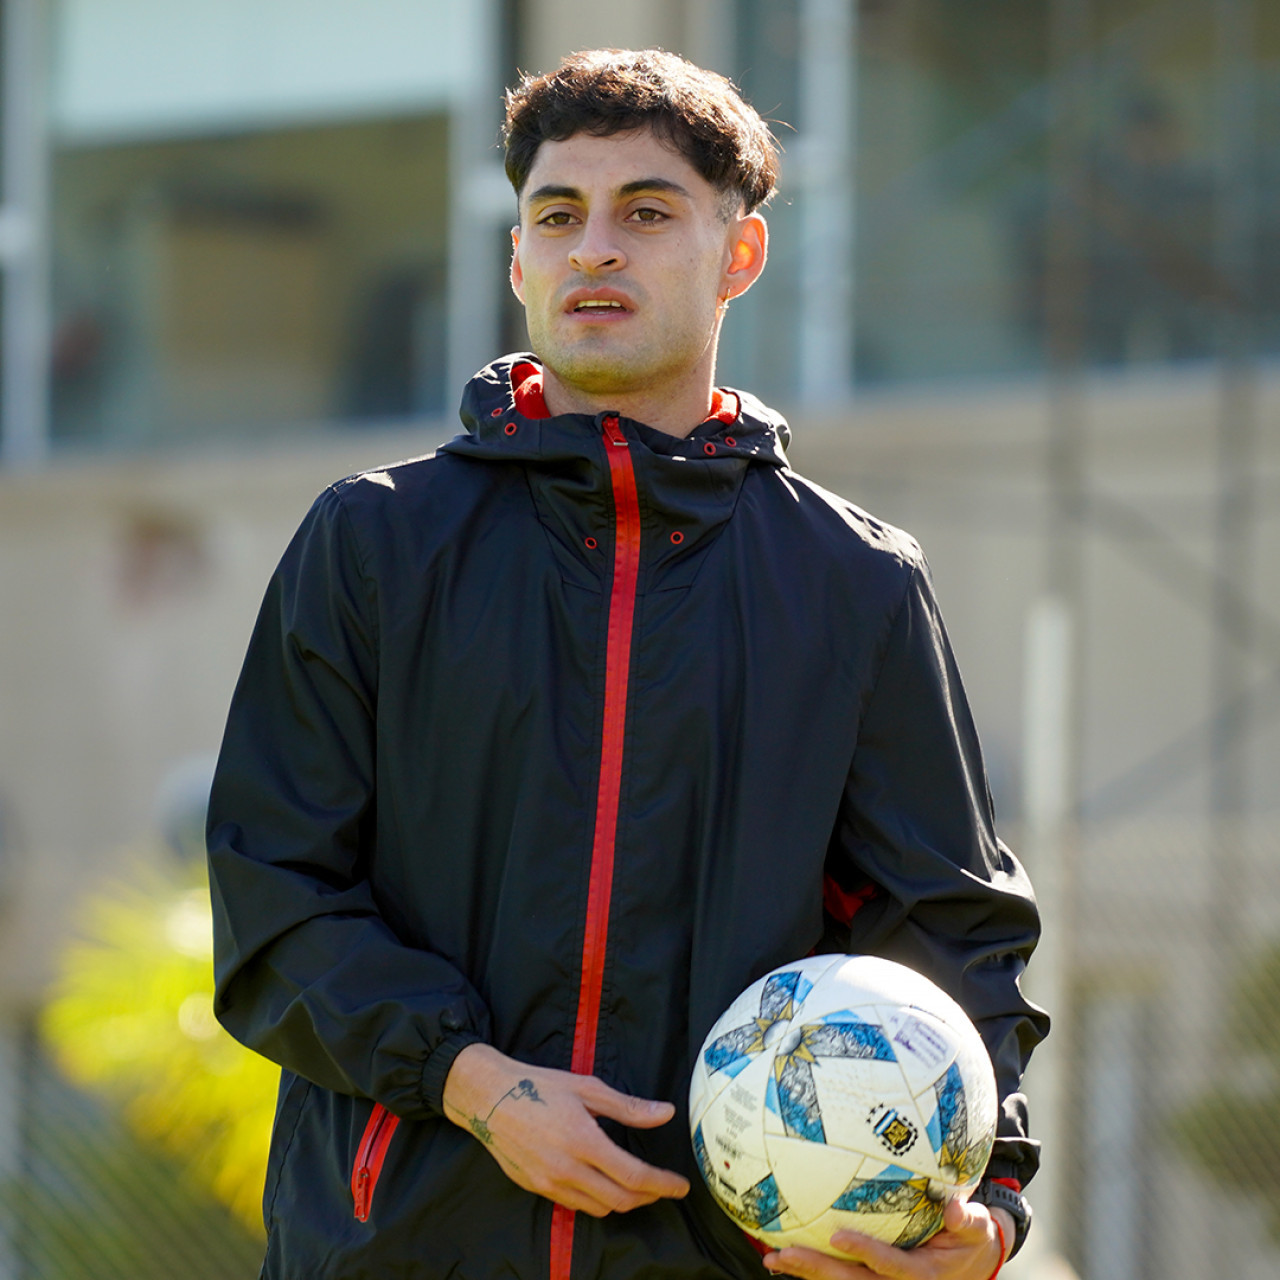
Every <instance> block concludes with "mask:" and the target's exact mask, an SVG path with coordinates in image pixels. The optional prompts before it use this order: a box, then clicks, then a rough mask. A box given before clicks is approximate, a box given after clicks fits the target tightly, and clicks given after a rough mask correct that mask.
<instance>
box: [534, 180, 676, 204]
mask: <svg viewBox="0 0 1280 1280" xmlns="http://www.w3.org/2000/svg"><path fill="white" fill-rule="evenodd" d="M648 191H661V192H665V193H666V194H668V195H673V196H683V197H684V198H685V199H686V200H691V199H692V198H693V197H692V195H691V194H690V193H689V190H688V188H687V187H682V186H681V185H680V184H679V183H678V182H672V181H671V179H670V178H637V179H636V180H635V181H634V182H624V183H623V184H622V186H620V187H619V188H618V195H619V196H621V197H622V198H623V199H626V198H627V197H628V196H638V195H641V194H643V193H644V192H648ZM582 199H583V195H582V191H581V190H580V188H578V187H565V186H559V185H557V184H555V183H548V184H546V185H545V186H541V187H539V188H538V189H537V190H536V191H531V192H530V193H529V201H530V203H532V202H533V201H535V200H578V201H581V200H582Z"/></svg>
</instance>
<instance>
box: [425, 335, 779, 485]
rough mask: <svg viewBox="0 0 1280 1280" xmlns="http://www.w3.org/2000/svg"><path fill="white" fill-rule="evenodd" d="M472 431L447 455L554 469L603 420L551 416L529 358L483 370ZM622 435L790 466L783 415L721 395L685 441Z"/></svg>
mask: <svg viewBox="0 0 1280 1280" xmlns="http://www.w3.org/2000/svg"><path fill="white" fill-rule="evenodd" d="M461 416H462V423H463V426H464V427H465V428H466V432H465V434H463V435H459V436H456V437H455V438H454V439H453V440H452V441H450V442H449V443H448V444H446V445H444V446H443V448H444V450H445V451H446V452H449V453H464V454H467V455H468V456H471V457H487V458H492V459H494V460H495V461H496V460H503V461H511V462H514V461H525V462H536V461H539V460H542V461H547V462H553V461H556V460H561V459H564V458H566V457H576V456H581V454H582V452H583V445H584V443H585V440H584V433H586V434H587V435H588V437H593V436H598V435H599V434H600V419H601V418H603V417H604V416H605V415H604V414H598V415H596V416H595V417H592V416H591V415H590V414H582V413H565V414H559V415H556V416H552V415H551V414H549V413H548V412H547V407H546V402H545V400H544V399H543V397H542V366H541V364H540V362H539V361H538V358H537V356H534V355H531V354H529V353H526V352H519V353H516V354H514V355H509V356H503V357H502V358H501V359H499V360H495V361H494V362H493V363H492V364H490V365H487V366H486V367H485V368H483V369H481V370H480V372H479V373H478V374H476V376H475V377H474V378H472V379H471V381H470V382H469V383H468V384H467V388H466V390H465V392H464V393H463V397H462V406H461ZM619 418H620V421H621V422H622V423H623V424H624V430H627V429H628V428H630V430H629V431H628V434H630V435H632V436H633V437H635V438H636V439H638V440H639V441H640V442H641V443H643V444H644V445H645V446H646V447H647V448H648V449H649V450H650V451H651V452H652V453H655V454H659V455H661V456H665V457H669V458H697V459H699V460H701V459H704V458H711V459H714V458H739V459H748V460H750V461H752V462H757V463H764V464H767V465H772V466H778V467H785V466H786V465H787V458H786V446H787V444H788V443H789V441H790V438H791V432H790V429H789V428H788V426H787V424H786V421H785V420H784V419H783V418H782V417H781V415H779V414H776V413H774V412H773V410H772V409H769V408H768V407H766V406H765V405H764V404H762V403H761V402H760V401H759V400H757V399H756V397H755V396H753V395H750V394H748V393H747V392H743V391H732V390H729V389H727V388H717V390H716V392H715V399H714V401H713V414H712V416H711V417H710V418H708V419H707V421H706V422H703V423H701V424H700V425H699V426H697V427H696V428H695V429H694V430H693V431H692V432H691V433H690V434H689V435H688V436H686V437H684V438H683V439H681V438H679V437H677V436H672V435H668V434H667V433H666V432H665V431H658V430H656V429H654V428H653V427H650V426H648V425H647V424H645V423H643V422H637V421H636V420H634V419H630V418H626V417H623V416H622V415H619Z"/></svg>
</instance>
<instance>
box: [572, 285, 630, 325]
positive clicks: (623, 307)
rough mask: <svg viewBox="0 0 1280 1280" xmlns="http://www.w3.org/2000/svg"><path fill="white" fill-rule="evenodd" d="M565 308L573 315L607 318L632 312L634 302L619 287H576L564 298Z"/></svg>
mask: <svg viewBox="0 0 1280 1280" xmlns="http://www.w3.org/2000/svg"><path fill="white" fill-rule="evenodd" d="M564 309H565V310H566V311H568V312H570V313H571V314H573V315H578V316H599V317H601V318H605V317H608V316H619V315H628V314H630V312H631V310H632V302H631V299H630V298H628V297H627V295H626V294H625V293H621V292H619V291H618V290H617V289H575V290H574V291H573V292H572V293H571V294H569V296H568V297H567V298H566V299H565V300H564Z"/></svg>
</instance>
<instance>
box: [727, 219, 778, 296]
mask: <svg viewBox="0 0 1280 1280" xmlns="http://www.w3.org/2000/svg"><path fill="white" fill-rule="evenodd" d="M768 252H769V227H768V224H767V223H766V222H765V220H764V218H762V217H761V216H760V214H758V213H748V214H747V215H746V216H745V217H742V218H735V219H734V221H733V222H732V223H731V224H730V240H729V245H728V261H727V263H726V264H725V269H724V274H723V276H722V278H721V281H720V297H721V299H722V301H725V302H727V301H728V300H729V299H730V298H739V297H741V296H742V295H743V294H744V293H746V291H747V290H748V289H750V288H751V286H752V285H753V284H755V282H756V280H758V279H759V277H760V273H761V272H762V271H763V270H764V263H765V258H766V257H767V256H768Z"/></svg>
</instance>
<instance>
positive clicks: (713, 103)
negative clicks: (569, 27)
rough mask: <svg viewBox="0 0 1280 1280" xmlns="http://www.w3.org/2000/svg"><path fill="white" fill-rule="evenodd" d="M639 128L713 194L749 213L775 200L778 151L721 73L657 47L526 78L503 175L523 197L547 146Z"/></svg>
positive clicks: (517, 92)
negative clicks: (667, 149)
mask: <svg viewBox="0 0 1280 1280" xmlns="http://www.w3.org/2000/svg"><path fill="white" fill-rule="evenodd" d="M642 128H647V129H652V130H653V131H654V132H655V133H656V134H657V135H658V136H659V137H660V138H662V139H664V140H665V141H667V142H669V143H670V144H671V145H672V146H673V147H674V148H675V149H676V150H677V151H678V152H679V153H680V154H681V155H683V156H684V157H685V159H686V160H688V161H689V163H690V164H691V165H692V166H693V167H694V168H695V169H696V170H697V171H698V173H700V174H701V175H702V176H703V177H704V178H705V179H706V180H707V181H708V182H709V183H710V184H711V185H712V186H713V187H716V188H718V189H719V190H720V191H722V192H724V193H726V195H733V196H741V199H742V206H743V207H744V208H745V209H746V211H747V212H748V213H750V212H751V211H752V210H753V209H755V208H757V207H758V206H760V205H761V204H763V203H764V202H765V201H766V200H768V199H769V197H770V196H771V195H773V192H774V187H775V184H776V183H777V178H778V144H777V142H776V141H775V140H774V137H773V134H772V133H771V132H770V130H769V126H768V125H767V124H765V122H764V121H763V120H762V119H761V118H760V116H759V115H758V114H757V112H756V111H755V109H754V108H753V107H751V106H749V105H748V104H747V103H746V102H744V101H743V99H742V96H741V95H740V94H739V93H738V90H737V89H736V88H735V86H734V85H733V83H732V82H731V81H729V80H726V79H725V77H724V76H721V75H717V74H716V73H715V72H714V71H705V70H703V68H701V67H697V66H694V64H693V63H692V62H687V61H686V60H685V59H684V58H681V57H678V56H677V55H676V54H674V53H666V52H664V51H663V50H661V49H643V50H640V51H635V50H631V49H593V50H590V51H587V52H584V53H572V54H570V55H569V56H568V57H567V58H565V59H564V61H563V62H561V64H560V65H559V67H557V68H556V70H554V71H551V72H548V73H547V74H545V75H540V76H533V75H526V76H524V77H523V79H522V80H521V81H520V83H519V84H518V85H517V86H516V87H515V88H514V89H510V90H508V91H507V113H506V120H505V122H504V124H503V129H502V138H503V142H504V144H505V146H506V149H507V158H506V170H507V177H508V178H509V179H510V180H511V185H512V186H513V187H514V188H515V190H516V195H517V196H519V194H520V193H521V192H522V191H523V190H524V185H525V182H526V181H527V180H528V177H529V171H530V169H532V168H533V162H534V158H535V157H536V156H537V154H538V148H539V147H540V146H541V145H542V144H543V143H544V142H563V141H565V139H567V138H571V137H573V135H574V134H577V133H589V134H594V135H595V136H596V137H608V136H610V135H612V134H615V133H624V132H626V131H628V130H630V129H642ZM735 203H736V202H735ZM735 211H736V209H735V210H731V212H735Z"/></svg>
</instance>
